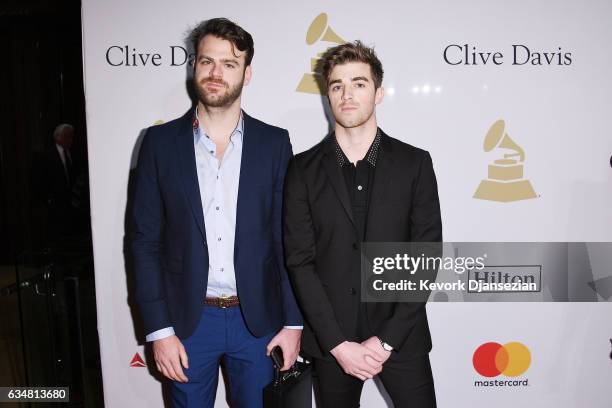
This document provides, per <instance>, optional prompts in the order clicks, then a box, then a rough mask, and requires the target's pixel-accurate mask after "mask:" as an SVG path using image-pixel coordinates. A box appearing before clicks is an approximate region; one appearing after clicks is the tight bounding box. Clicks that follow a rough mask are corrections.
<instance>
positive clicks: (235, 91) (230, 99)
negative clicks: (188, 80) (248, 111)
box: [193, 75, 244, 108]
mask: <svg viewBox="0 0 612 408" xmlns="http://www.w3.org/2000/svg"><path fill="white" fill-rule="evenodd" d="M208 82H212V83H216V84H221V85H223V86H225V89H226V91H225V93H224V94H218V93H217V94H211V93H208V92H207V91H206V88H205V87H206V84H207V83H208ZM193 83H194V88H195V91H196V93H197V94H198V99H199V100H200V102H201V103H202V104H203V105H204V106H208V107H211V108H223V107H227V106H230V105H231V104H232V103H234V101H235V100H236V99H238V97H239V96H240V95H241V94H242V87H243V85H244V75H243V76H242V80H241V81H240V82H239V83H238V84H236V85H235V86H234V87H232V88H230V86H229V85H228V84H227V82H225V81H222V80H213V79H211V78H210V77H208V78H204V79H203V80H201V81H200V82H197V80H196V79H195V78H194V79H193Z"/></svg>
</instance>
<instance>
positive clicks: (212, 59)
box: [198, 54, 240, 65]
mask: <svg viewBox="0 0 612 408" xmlns="http://www.w3.org/2000/svg"><path fill="white" fill-rule="evenodd" d="M198 59H199V60H201V59H206V60H209V61H214V60H215V59H214V58H212V57H209V56H208V55H205V54H200V55H199V56H198ZM220 61H221V62H222V63H226V62H233V63H234V64H238V65H240V62H239V61H238V60H236V59H234V58H223V59H221V60H220Z"/></svg>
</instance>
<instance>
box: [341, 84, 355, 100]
mask: <svg viewBox="0 0 612 408" xmlns="http://www.w3.org/2000/svg"><path fill="white" fill-rule="evenodd" d="M349 99H353V90H352V89H351V87H350V86H345V87H344V90H343V91H342V100H343V101H347V100H349Z"/></svg>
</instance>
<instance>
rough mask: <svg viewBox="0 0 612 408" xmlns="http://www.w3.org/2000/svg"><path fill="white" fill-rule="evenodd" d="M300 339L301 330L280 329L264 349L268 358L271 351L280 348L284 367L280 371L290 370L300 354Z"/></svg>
mask: <svg viewBox="0 0 612 408" xmlns="http://www.w3.org/2000/svg"><path fill="white" fill-rule="evenodd" d="M301 338H302V330H301V329H285V328H283V329H281V331H279V332H278V334H277V335H276V336H274V337H273V338H272V340H270V343H268V346H267V347H266V354H267V355H268V356H269V355H270V352H271V351H272V349H273V348H274V347H276V346H280V348H281V350H282V351H283V360H284V365H283V367H282V368H281V371H285V370H288V369H290V368H291V366H292V365H293V363H295V360H297V356H298V354H299V352H300V339H301Z"/></svg>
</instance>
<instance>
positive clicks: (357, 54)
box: [320, 40, 384, 89]
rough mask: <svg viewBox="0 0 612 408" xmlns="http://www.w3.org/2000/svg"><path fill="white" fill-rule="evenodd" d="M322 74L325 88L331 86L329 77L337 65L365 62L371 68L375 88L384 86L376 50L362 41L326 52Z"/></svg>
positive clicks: (322, 63) (322, 64)
mask: <svg viewBox="0 0 612 408" xmlns="http://www.w3.org/2000/svg"><path fill="white" fill-rule="evenodd" d="M320 62H321V64H320V72H321V75H323V80H324V84H325V87H326V88H327V87H328V86H329V75H330V74H331V72H332V70H333V69H334V67H335V66H336V65H342V64H346V63H348V62H363V63H366V64H368V65H369V66H370V70H371V71H372V79H373V80H374V86H375V87H376V88H377V89H378V88H380V86H381V85H382V80H383V74H384V71H383V67H382V63H381V62H380V60H379V59H378V57H377V56H376V52H374V48H370V47H367V46H365V45H364V44H363V43H362V42H361V41H359V40H357V41H355V42H347V43H344V44H340V45H337V46H335V47H332V48H330V49H328V50H327V51H325V53H324V54H323V56H322V57H321V61H320Z"/></svg>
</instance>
